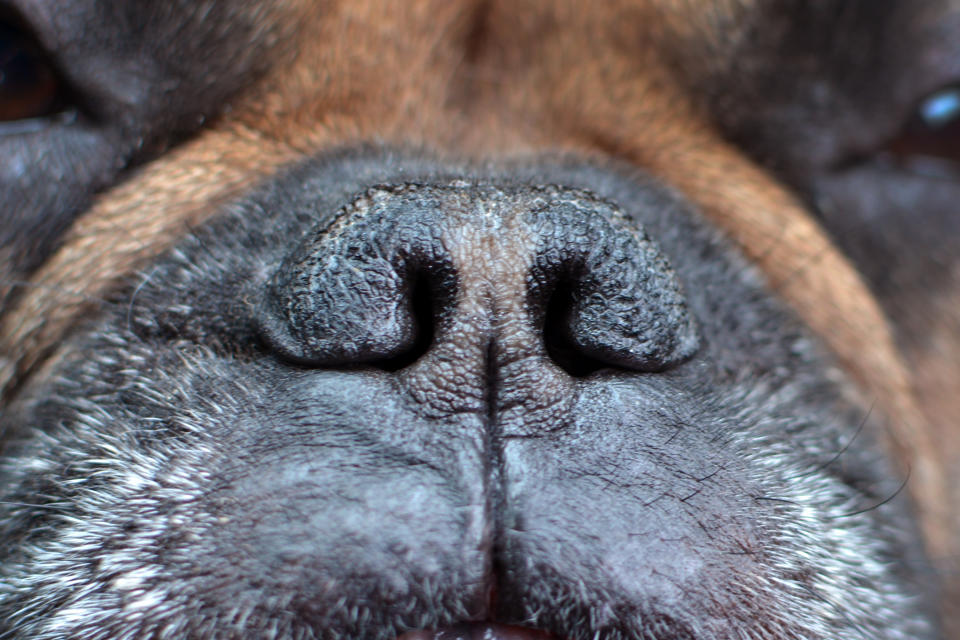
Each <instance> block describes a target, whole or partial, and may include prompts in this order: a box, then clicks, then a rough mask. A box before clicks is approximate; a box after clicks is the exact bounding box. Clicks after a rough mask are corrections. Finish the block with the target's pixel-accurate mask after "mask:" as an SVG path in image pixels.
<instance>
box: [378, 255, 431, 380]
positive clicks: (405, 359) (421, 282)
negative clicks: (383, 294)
mask: <svg viewBox="0 0 960 640" xmlns="http://www.w3.org/2000/svg"><path fill="white" fill-rule="evenodd" d="M410 282H411V285H410V288H409V293H408V294H407V295H409V299H410V316H411V320H412V325H413V327H412V328H413V339H412V340H411V341H410V342H409V347H408V348H407V349H405V350H401V351H400V352H399V353H397V354H396V355H394V356H391V357H387V358H384V359H382V360H373V361H371V362H370V363H369V364H371V365H372V366H375V367H377V368H380V369H383V370H384V371H399V370H400V369H404V368H406V367H408V366H410V365H411V364H413V363H414V362H416V361H417V360H419V359H420V358H422V357H423V356H424V355H426V353H427V351H428V350H429V349H430V345H431V344H433V339H434V334H435V332H436V318H437V316H438V314H440V313H441V308H442V306H443V299H444V298H446V297H447V296H445V295H444V294H443V293H442V292H439V291H435V287H434V285H433V284H432V283H431V278H430V277H429V276H428V274H426V273H423V272H421V273H418V274H414V275H413V277H411V278H410Z"/></svg>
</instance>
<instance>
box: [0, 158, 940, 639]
mask: <svg viewBox="0 0 960 640" xmlns="http://www.w3.org/2000/svg"><path fill="white" fill-rule="evenodd" d="M454 180H461V181H462V180H465V181H467V182H468V183H472V184H477V185H493V186H495V187H496V188H497V189H506V190H511V189H513V190H521V191H522V190H524V189H531V188H534V189H535V188H542V187H543V185H562V186H563V187H564V188H565V189H580V190H586V191H589V192H590V193H592V194H596V195H595V196H590V197H596V198H597V199H598V201H605V202H611V203H615V204H616V206H618V207H619V208H620V209H622V210H623V212H624V216H625V218H624V220H625V224H629V225H631V226H632V227H634V228H636V229H639V228H640V226H641V225H642V227H643V229H645V230H646V233H647V234H648V235H649V237H650V238H651V239H652V241H653V242H655V243H656V245H657V246H658V247H659V250H660V251H662V253H663V255H664V256H666V260H667V261H668V262H669V264H670V265H671V267H672V270H673V272H674V273H675V274H676V278H677V280H678V281H679V283H680V287H682V290H683V292H684V300H685V305H686V308H687V309H688V311H689V314H690V315H691V316H692V318H693V320H694V322H695V323H696V326H697V328H698V331H699V334H700V336H701V339H702V341H701V345H700V349H699V351H697V353H696V354H695V355H693V356H692V358H691V359H690V360H689V361H687V362H683V363H676V366H674V367H673V368H671V369H668V370H666V371H663V372H661V373H642V372H640V373H637V372H632V371H627V370H623V369H619V368H617V367H611V366H603V367H602V368H600V369H599V370H597V371H595V372H593V373H590V374H589V375H585V376H582V377H576V376H571V375H565V377H563V383H562V384H564V385H567V386H566V387H564V388H566V389H572V393H571V394H570V395H569V396H567V397H565V398H564V399H563V400H562V402H563V403H565V404H563V405H562V406H563V412H562V414H560V415H561V417H560V418H557V414H556V413H555V412H552V411H553V409H554V405H550V406H547V407H545V408H544V407H533V406H532V405H533V404H535V400H536V399H537V397H538V396H537V395H536V394H535V393H534V390H535V388H536V387H535V385H533V383H531V382H530V380H531V379H533V380H534V381H536V380H539V379H540V378H539V377H538V376H541V375H545V374H542V371H543V370H544V369H543V367H547V366H549V367H552V366H553V365H551V364H549V363H547V364H544V363H543V362H542V361H536V362H534V363H533V364H530V363H529V362H526V361H522V360H521V361H520V362H519V363H515V362H507V361H502V362H501V361H500V360H497V358H496V348H495V347H496V344H495V343H494V342H492V343H491V344H492V345H493V347H491V350H490V351H489V354H492V355H489V354H488V355H487V356H485V357H487V358H488V360H487V364H483V362H481V361H480V360H478V359H475V358H474V356H473V355H470V354H469V353H468V354H466V355H465V356H464V358H463V360H462V362H455V363H454V364H453V365H451V366H453V367H454V369H453V371H456V372H465V373H469V374H471V375H473V373H475V372H479V373H478V374H477V375H478V376H479V378H478V379H481V380H486V381H487V382H486V383H485V384H487V385H489V384H490V383H491V382H492V381H498V382H497V383H496V385H494V387H495V389H494V391H491V390H490V389H489V388H488V387H487V386H483V385H480V386H476V385H475V383H474V382H471V380H472V378H469V376H467V377H466V378H464V379H465V380H466V381H465V382H462V383H461V384H460V385H459V386H456V387H455V390H454V393H453V394H452V396H453V399H450V398H448V397H447V396H444V395H443V394H442V393H441V391H442V390H438V389H434V388H432V387H429V386H424V385H418V384H417V383H418V381H421V380H425V379H427V378H426V376H428V375H430V374H431V372H432V371H435V370H436V367H437V366H440V364H439V362H440V361H439V360H437V356H436V351H437V350H438V349H440V348H441V347H443V346H444V345H445V343H444V342H443V338H442V336H440V337H438V338H437V339H436V341H435V342H434V343H433V344H431V345H427V347H426V348H425V352H424V353H423V354H421V357H420V358H419V359H418V360H417V361H415V362H413V363H406V364H405V365H404V367H402V368H400V369H398V370H390V369H389V368H387V369H384V368H378V367H377V366H375V365H376V363H374V365H351V364H337V366H334V367H323V368H316V367H305V366H302V365H299V364H296V363H292V362H289V361H286V360H284V359H283V358H281V357H278V356H277V354H276V353H274V352H272V351H271V350H270V349H269V348H268V347H267V346H266V345H265V343H264V342H263V340H262V337H261V336H260V335H259V333H258V331H259V329H258V327H259V326H261V324H262V323H261V319H260V318H259V316H258V313H260V311H258V310H259V309H261V308H262V307H260V306H258V305H259V302H258V301H260V300H261V299H262V296H263V292H264V291H265V290H267V288H268V282H269V279H270V278H271V277H272V275H273V274H274V273H275V272H276V270H277V269H278V268H279V266H280V265H281V264H282V263H283V261H284V259H285V258H286V257H287V255H288V254H289V252H290V251H291V250H292V248H293V247H295V246H297V245H298V243H300V242H301V241H303V239H304V238H305V237H307V234H310V233H311V232H312V230H313V229H316V228H324V227H326V226H328V225H329V223H330V222H331V220H332V217H333V216H334V215H335V213H336V212H337V211H339V210H340V209H341V208H342V207H343V206H345V205H347V204H348V203H350V202H352V201H353V200H354V199H355V198H356V197H357V194H360V193H363V192H365V191H366V190H367V189H369V188H371V187H373V186H375V185H398V184H410V183H416V184H421V185H445V184H450V183H451V182H452V181H454ZM551 188H552V187H551ZM437 224H439V225H441V231H442V230H445V229H446V227H443V226H442V225H444V224H445V223H444V222H442V221H440V222H438V223H437ZM116 302H117V304H116V306H115V307H114V308H109V309H107V310H106V311H105V313H104V314H103V316H102V317H101V318H98V319H96V320H95V321H93V322H91V325H90V327H89V328H88V329H87V330H85V331H83V332H81V333H80V334H79V335H77V336H76V337H75V338H74V339H73V342H72V343H71V344H70V345H69V351H68V356H67V358H66V359H65V361H64V362H62V363H61V364H60V365H59V366H58V368H57V370H56V372H55V375H54V376H52V377H51V378H49V379H44V380H39V381H35V382H34V383H32V384H31V385H28V386H27V387H26V388H24V389H23V390H22V392H21V394H20V397H19V398H18V400H17V402H15V403H14V404H13V405H11V407H10V408H9V409H7V410H6V411H5V413H4V414H3V415H2V427H3V429H5V430H6V433H8V434H10V444H9V446H8V448H7V450H6V452H5V454H4V457H3V467H2V468H3V472H2V475H0V541H2V542H0V637H11V638H23V639H28V638H29V639H31V640H47V639H53V638H64V637H77V638H80V637H83V638H93V639H107V638H110V639H117V638H124V639H126V638H130V639H133V638H183V637H191V638H234V637H257V638H275V639H287V638H314V637H316V638H367V639H370V640H380V639H383V640H386V639H389V638H392V637H394V636H395V635H396V634H398V633H400V632H402V631H404V630H407V629H418V628H429V627H436V626H444V625H450V624H453V623H455V622H457V621H460V620H464V619H496V620H500V621H503V622H508V623H514V624H526V625H533V626H539V627H542V628H545V629H549V630H551V631H553V632H554V633H556V634H557V635H558V636H560V637H565V638H569V639H571V640H585V639H588V638H610V639H619V638H649V639H651V640H671V639H676V638H697V639H708V640H709V639H733V638H737V639H750V640H759V639H761V638H805V639H810V640H813V639H821V640H825V639H828V638H829V639H835V640H848V639H849V640H853V639H858V640H862V639H866V638H870V639H874V640H875V639H881V638H882V639H889V640H898V639H916V638H933V637H936V634H937V629H936V625H935V623H934V622H932V620H934V615H933V614H932V612H931V611H930V607H931V604H930V603H931V602H932V601H933V598H932V594H930V593H929V592H928V591H927V589H928V588H929V587H927V586H925V585H927V584H929V582H930V581H929V580H928V578H927V574H926V571H928V569H927V568H926V567H925V565H924V562H923V560H922V549H921V548H920V546H919V543H918V542H917V540H919V535H918V533H917V532H916V531H915V529H914V528H913V524H912V522H911V518H910V514H909V506H908V505H907V504H906V501H905V498H904V497H903V496H899V495H898V489H899V488H900V487H901V484H902V482H903V478H901V477H899V476H898V475H897V474H896V473H895V472H894V471H893V470H892V469H891V467H890V466H889V464H888V463H887V462H885V461H884V459H883V456H882V455H881V453H880V452H879V450H878V448H877V446H876V443H875V442H873V439H872V437H871V435H870V434H871V432H873V431H875V429H876V428H877V427H878V425H877V424H874V422H875V417H873V416H871V414H870V411H869V408H868V407H865V406H863V405H861V404H859V403H858V401H857V400H856V399H855V396H854V394H853V393H852V392H851V391H850V387H849V385H848V383H847V382H846V381H845V380H844V377H843V375H842V374H841V373H840V372H839V371H838V370H837V369H836V368H835V367H834V366H833V365H832V363H831V362H830V360H829V358H828V357H827V356H826V355H825V354H824V353H823V351H822V350H821V349H820V348H819V346H818V345H817V343H816V342H815V341H814V340H813V339H811V337H810V336H809V335H808V334H807V333H806V331H805V330H804V329H803V328H802V327H801V326H800V325H799V324H798V322H797V321H796V320H795V319H794V318H793V317H792V316H791V315H790V314H789V313H788V312H786V311H785V310H784V309H783V308H782V307H781V305H780V303H778V302H777V301H776V300H775V299H774V298H773V297H772V296H771V295H770V293H769V292H768V291H767V290H766V289H765V287H764V283H763V282H762V280H761V278H760V277H759V276H758V275H757V273H756V272H755V271H754V270H753V269H752V268H750V267H748V266H747V265H746V263H745V262H744V261H743V260H742V259H741V258H739V257H738V256H737V255H736V254H735V253H734V252H732V251H731V250H730V249H729V247H728V246H726V245H725V243H724V242H723V241H721V240H720V239H719V237H718V235H717V234H716V233H714V232H713V231H712V230H710V229H709V228H708V227H707V226H706V225H704V224H703V223H702V222H700V221H699V220H698V218H697V216H696V213H695V212H694V211H692V210H691V208H690V207H689V206H688V205H687V204H685V203H684V201H683V199H682V198H681V197H680V196H678V195H677V194H675V193H671V192H668V191H666V190H665V189H663V188H662V187H660V186H658V185H655V184H653V183H652V182H651V181H650V180H649V179H647V178H646V177H645V176H644V175H642V174H638V173H636V172H635V171H632V170H627V169H624V168H622V167H597V166H595V165H588V164H582V163H579V162H574V161H572V160H571V161H557V160H550V159H544V158H537V159H530V160H529V161H525V162H518V163H514V164H509V165H506V166H471V165H461V166H456V165H450V164H443V163H437V162H434V161H432V160H430V159H429V158H427V159H425V158H423V157H422V156H421V155H420V154H416V153H409V154H408V153H397V152H390V151H374V152H370V151H362V152H358V153H346V154H340V155H333V156H329V157H326V158H321V159H317V160H313V161H310V162H306V163H305V164H303V165H302V166H300V167H296V168H294V169H293V170H291V171H290V172H288V173H287V174H286V175H285V176H283V177H282V178H281V179H278V180H276V181H273V182H271V183H270V184H268V185H266V186H265V187H263V188H262V189H260V190H259V191H257V192H256V193H254V194H252V195H250V196H249V197H246V198H243V199H242V200H240V201H239V202H236V203H234V204H232V205H230V206H229V207H227V209H226V210H225V211H224V212H223V215H221V216H220V217H219V218H218V219H217V220H215V221H214V222H212V223H211V224H209V225H208V226H206V227H205V228H202V229H199V230H196V232H195V233H194V234H193V235H192V236H191V237H187V238H185V239H184V241H183V242H182V243H181V244H180V245H179V246H178V247H177V248H176V249H174V250H173V251H172V252H170V253H169V254H168V255H166V256H162V257H160V258H159V259H158V260H157V261H156V263H155V264H154V265H153V266H152V267H151V268H150V269H149V270H147V271H146V272H145V273H144V274H143V275H142V276H141V278H140V279H139V280H133V281H131V282H130V285H129V288H128V289H127V291H126V293H125V294H124V295H122V296H120V297H119V298H118V299H117V301H116ZM541 311H542V310H541ZM332 313H337V311H336V310H335V311H333V312H332ZM531 313H532V312H531ZM494 315H495V314H494V313H493V312H492V311H485V312H483V313H480V314H479V315H478V316H477V318H476V319H475V320H472V321H471V322H473V324H471V325H470V326H471V327H476V326H480V325H482V323H483V322H491V323H492V322H493V321H494V320H493V319H492V318H494ZM457 317H459V316H457ZM531 317H532V316H531ZM540 317H542V316H540ZM456 321H459V320H456ZM525 330H526V329H525ZM471 335H472V334H471ZM498 339H499V338H498ZM424 363H425V364H424ZM605 364H609V363H605ZM511 367H513V368H511ZM552 370H553V369H551V371H552ZM411 372H413V373H411ZM551 375H554V374H551ZM557 375H559V374H557ZM417 376H421V377H417ZM484 376H486V377H484ZM531 376H532V378H531ZM544 379H548V380H553V379H554V378H544ZM477 384H479V383H477ZM551 388H552V387H547V388H546V390H545V391H544V393H549V391H550V389H551ZM518 398H519V400H518ZM558 402H560V401H558ZM454 403H462V405H463V406H462V407H461V406H460V405H459V404H458V405H457V406H456V407H455V406H454ZM463 407H466V408H463ZM454 409H456V410H454ZM865 422H867V423H869V424H868V425H867V426H866V427H865V428H861V427H863V425H864V423H865ZM492 584H496V588H497V598H496V601H495V602H493V603H492V604H491V601H490V600H489V598H488V590H489V587H490V586H491V585H492Z"/></svg>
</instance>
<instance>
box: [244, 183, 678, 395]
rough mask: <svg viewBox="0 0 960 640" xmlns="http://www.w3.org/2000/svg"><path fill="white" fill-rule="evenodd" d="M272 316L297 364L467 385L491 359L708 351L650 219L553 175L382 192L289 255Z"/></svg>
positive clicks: (555, 369) (498, 364)
mask: <svg viewBox="0 0 960 640" xmlns="http://www.w3.org/2000/svg"><path fill="white" fill-rule="evenodd" d="M260 324H261V326H262V328H263V331H264V333H265V335H266V338H267V340H268V342H269V343H270V344H271V345H272V346H273V347H274V348H275V349H277V350H278V351H279V352H280V353H281V354H282V355H284V356H286V357H288V358H290V359H292V360H295V361H297V362H300V363H306V364H309V365H314V366H342V365H350V364H356V363H369V364H374V365H377V366H381V367H382V368H386V369H391V370H396V369H404V368H408V367H409V368H410V369H411V375H414V376H416V377H417V378H418V379H417V382H418V383H423V384H426V385H427V386H434V387H437V388H440V387H444V386H448V385H449V382H450V381H451V380H458V381H460V382H467V384H466V387H464V386H463V385H458V387H460V389H461V391H462V390H463V389H464V388H466V389H469V388H471V387H476V386H482V385H483V384H485V383H489V382H490V380H486V379H485V378H488V377H489V372H490V369H491V368H493V369H494V370H496V371H498V372H499V371H504V372H509V370H511V369H514V370H516V369H518V368H519V369H525V368H530V366H531V365H532V366H533V367H534V368H539V369H542V370H544V371H549V372H551V373H553V374H555V375H561V376H562V375H567V376H569V375H574V376H576V375H581V374H583V373H587V372H590V371H593V370H596V369H598V368H602V367H608V366H614V367H622V368H626V369H631V370H638V371H660V370H663V369H665V368H667V367H670V366H672V365H674V364H677V363H679V362H681V361H682V360H684V359H685V358H687V357H689V356H690V355H691V354H692V353H693V352H694V351H695V349H696V347H697V336H696V331H695V328H694V325H693V322H692V320H691V318H690V316H689V314H688V312H687V309H686V305H685V302H684V299H683V295H682V292H681V290H680V287H679V285H678V283H677V281H676V279H675V277H674V275H673V273H672V270H671V268H670V267H669V265H668V264H667V262H666V260H665V259H664V257H663V256H662V255H661V253H660V252H659V250H658V248H657V247H656V245H655V244H654V243H653V242H652V241H651V240H650V239H648V238H647V237H646V236H645V235H644V234H643V231H642V229H640V228H639V227H638V226H636V225H633V226H631V225H630V224H629V222H628V221H626V220H625V219H624V218H623V215H622V214H621V213H620V212H619V210H618V209H616V207H615V206H613V205H611V204H610V203H608V202H605V201H603V200H601V199H599V198H596V197H595V196H593V195H592V194H590V193H588V192H584V191H579V190H573V189H564V188H561V187H554V186H550V187H547V186H527V185H523V186H511V187H504V186H495V185H491V184H484V183H480V184H477V183H467V182H454V183H451V184H445V185H413V184H406V185H398V186H385V187H377V188H374V189H371V190H369V191H367V192H366V193H364V194H363V195H362V196H360V197H358V198H357V199H355V200H354V201H353V202H352V203H351V204H350V205H349V206H347V207H345V209H344V210H343V211H342V212H341V213H340V215H339V216H337V218H336V219H335V220H334V222H333V223H332V224H329V225H325V226H324V227H322V228H319V229H317V230H315V231H314V232H312V234H311V235H310V236H309V237H308V238H307V239H306V240H305V241H304V242H303V244H302V245H301V246H300V247H298V248H297V249H296V250H295V251H294V252H292V253H291V254H290V255H289V256H288V257H287V259H286V260H285V261H284V263H283V264H282V266H280V268H279V269H278V270H277V272H276V274H275V276H274V278H273V280H272V282H271V284H270V285H269V288H268V291H267V295H266V302H265V304H264V305H263V307H262V312H261V319H260ZM518 363H523V364H518ZM437 371H442V372H443V376H442V377H443V378H444V379H445V380H439V379H438V377H437V375H435V373H436V372H437ZM428 378H429V379H428ZM431 380H432V382H431ZM468 395H470V394H469V393H468Z"/></svg>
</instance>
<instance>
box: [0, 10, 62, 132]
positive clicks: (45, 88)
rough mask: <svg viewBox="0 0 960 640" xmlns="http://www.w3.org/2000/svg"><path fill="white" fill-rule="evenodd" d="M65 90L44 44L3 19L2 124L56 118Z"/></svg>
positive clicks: (0, 44) (0, 57)
mask: <svg viewBox="0 0 960 640" xmlns="http://www.w3.org/2000/svg"><path fill="white" fill-rule="evenodd" d="M62 97H63V87H62V83H61V81H60V78H59V77H58V75H57V73H56V71H55V70H54V68H53V65H52V64H51V62H50V60H49V58H48V57H47V55H46V54H45V53H44V52H43V49H42V48H41V47H40V45H39V44H38V43H37V42H36V41H35V40H34V38H32V37H31V36H30V35H29V34H28V33H27V32H26V31H24V30H23V29H21V28H19V27H18V26H17V24H16V22H14V21H11V20H4V19H3V18H2V17H0V121H6V122H9V121H13V120H26V119H29V118H40V117H44V116H50V115H53V114H55V113H57V112H59V111H61V110H62V108H63V100H62Z"/></svg>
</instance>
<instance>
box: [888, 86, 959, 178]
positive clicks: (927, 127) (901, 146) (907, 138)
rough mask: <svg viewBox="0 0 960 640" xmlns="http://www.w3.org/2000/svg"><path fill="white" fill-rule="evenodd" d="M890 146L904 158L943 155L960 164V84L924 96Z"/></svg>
mask: <svg viewBox="0 0 960 640" xmlns="http://www.w3.org/2000/svg"><path fill="white" fill-rule="evenodd" d="M887 149H888V151H890V152H891V153H893V154H894V155H896V156H899V157H901V158H904V159H912V158H923V157H926V158H941V159H945V160H951V161H954V162H956V163H960V85H954V86H951V87H947V88H945V89H941V90H940V91H937V92H936V93H934V94H932V95H930V96H928V97H927V98H926V99H924V100H923V101H922V102H921V103H920V104H919V106H918V107H917V108H916V110H915V111H914V113H913V116H912V118H911V119H910V121H909V122H908V123H907V124H906V126H905V127H904V128H903V129H902V130H901V132H900V135H899V136H898V137H897V138H896V139H895V140H894V141H893V142H892V143H891V144H890V145H889V146H888V147H887Z"/></svg>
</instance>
